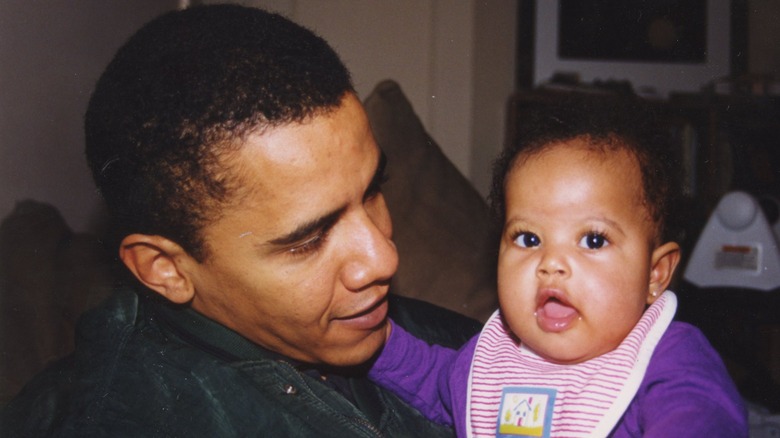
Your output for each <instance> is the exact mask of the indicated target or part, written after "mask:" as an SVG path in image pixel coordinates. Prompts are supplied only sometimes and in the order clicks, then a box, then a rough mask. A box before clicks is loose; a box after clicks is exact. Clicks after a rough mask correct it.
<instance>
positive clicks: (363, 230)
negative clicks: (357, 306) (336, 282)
mask: <svg viewBox="0 0 780 438" xmlns="http://www.w3.org/2000/svg"><path fill="white" fill-rule="evenodd" d="M353 227H354V228H353V231H352V232H351V233H350V234H351V235H350V237H349V239H350V242H349V245H350V247H349V252H348V254H347V260H346V262H345V265H344V267H343V271H342V275H343V278H342V282H343V283H344V285H345V287H346V288H347V289H349V290H351V291H354V292H359V291H361V290H363V289H365V288H367V287H369V286H371V285H372V284H375V283H383V282H387V281H389V280H390V279H391V278H392V276H393V275H394V274H395V272H396V270H397V269H398V251H397V250H396V247H395V244H394V243H393V241H392V225H391V223H390V215H389V213H386V209H385V212H384V213H383V214H379V215H377V214H370V213H369V212H363V213H362V214H360V215H359V217H357V218H355V223H354V224H353Z"/></svg>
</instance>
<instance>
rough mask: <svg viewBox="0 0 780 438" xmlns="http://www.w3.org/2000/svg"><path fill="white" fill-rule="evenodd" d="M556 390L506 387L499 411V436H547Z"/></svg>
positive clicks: (497, 429)
mask: <svg viewBox="0 0 780 438" xmlns="http://www.w3.org/2000/svg"><path fill="white" fill-rule="evenodd" d="M556 393H557V391H556V390H554V389H552V388H534V387H526V386H509V387H506V388H504V390H503V391H502V392H501V407H500V408H499V410H498V421H497V424H498V426H497V428H496V437H499V438H500V437H507V438H509V437H542V438H548V437H549V436H550V425H551V424H552V413H553V406H554V405H555V395H556Z"/></svg>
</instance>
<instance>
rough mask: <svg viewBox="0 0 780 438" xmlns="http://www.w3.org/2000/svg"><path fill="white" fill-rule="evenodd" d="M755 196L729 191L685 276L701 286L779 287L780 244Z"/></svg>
mask: <svg viewBox="0 0 780 438" xmlns="http://www.w3.org/2000/svg"><path fill="white" fill-rule="evenodd" d="M778 246H779V245H778V238H777V237H776V235H775V233H774V232H773V230H772V228H771V227H770V225H769V223H768V222H767V219H766V217H765V215H764V213H763V211H762V210H761V207H760V206H759V204H758V201H756V199H755V198H754V197H753V196H751V195H749V194H748V193H745V192H739V191H736V192H730V193H727V194H726V195H725V196H723V198H722V199H721V200H720V202H719V203H718V206H717V207H716V208H715V211H714V212H713V213H712V215H711V216H710V218H709V220H708V221H707V225H706V226H705V227H704V231H702V233H701V236H699V240H698V241H697V242H696V246H695V247H694V249H693V253H692V254H691V258H690V260H689V261H688V266H687V267H686V269H685V273H684V274H683V277H684V278H685V279H686V280H688V281H689V282H691V283H693V284H695V285H697V286H699V287H740V288H748V289H759V290H764V291H770V290H773V289H777V288H780V248H779V247H778Z"/></svg>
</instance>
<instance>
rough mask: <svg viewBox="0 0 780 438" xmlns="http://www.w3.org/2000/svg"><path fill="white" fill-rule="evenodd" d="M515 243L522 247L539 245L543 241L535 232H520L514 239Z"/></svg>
mask: <svg viewBox="0 0 780 438" xmlns="http://www.w3.org/2000/svg"><path fill="white" fill-rule="evenodd" d="M514 242H515V245H517V246H519V247H521V248H533V247H535V246H539V245H540V244H541V243H542V241H541V240H540V239H539V236H537V235H536V234H534V233H528V232H525V233H519V234H518V235H517V237H515V239H514Z"/></svg>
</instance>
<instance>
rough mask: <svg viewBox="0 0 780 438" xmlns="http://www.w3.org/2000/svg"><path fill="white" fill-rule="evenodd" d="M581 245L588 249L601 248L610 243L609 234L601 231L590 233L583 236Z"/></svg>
mask: <svg viewBox="0 0 780 438" xmlns="http://www.w3.org/2000/svg"><path fill="white" fill-rule="evenodd" d="M579 245H580V246H581V247H583V248H588V249H601V248H603V247H605V246H607V245H609V241H608V240H607V236H605V235H603V234H601V233H588V234H586V235H584V236H583V237H582V239H581V240H580V243H579Z"/></svg>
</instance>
